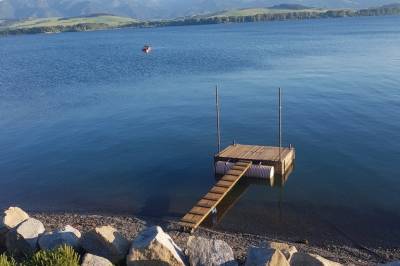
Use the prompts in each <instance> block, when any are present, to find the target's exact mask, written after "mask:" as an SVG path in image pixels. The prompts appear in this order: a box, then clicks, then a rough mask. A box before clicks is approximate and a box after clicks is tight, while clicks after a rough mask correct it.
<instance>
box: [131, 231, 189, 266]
mask: <svg viewBox="0 0 400 266" xmlns="http://www.w3.org/2000/svg"><path fill="white" fill-rule="evenodd" d="M126 264H127V266H137V265H146V266H150V265H171V266H182V265H185V263H184V256H183V253H182V250H181V249H180V248H179V247H178V246H177V245H176V244H175V243H174V241H173V240H172V239H171V237H170V236H169V235H168V234H166V233H164V231H163V230H162V229H161V227H159V226H153V227H149V228H147V229H145V230H143V231H142V232H140V234H139V235H138V236H137V237H136V238H135V239H134V240H133V241H132V245H131V248H130V250H129V254H128V256H127V258H126Z"/></svg>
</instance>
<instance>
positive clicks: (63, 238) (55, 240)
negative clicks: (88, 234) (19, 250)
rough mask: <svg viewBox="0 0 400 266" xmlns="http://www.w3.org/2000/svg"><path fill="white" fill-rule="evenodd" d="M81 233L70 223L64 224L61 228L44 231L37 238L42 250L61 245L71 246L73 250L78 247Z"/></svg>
mask: <svg viewBox="0 0 400 266" xmlns="http://www.w3.org/2000/svg"><path fill="white" fill-rule="evenodd" d="M80 238H81V233H80V232H79V231H78V230H77V229H75V228H73V227H72V226H70V225H67V226H65V227H64V228H63V229H62V230H56V231H54V232H49V233H45V234H43V235H41V236H40V238H39V247H40V248H41V249H43V250H52V249H55V248H58V247H60V246H62V245H67V246H71V247H73V248H74V249H75V250H79V249H80Z"/></svg>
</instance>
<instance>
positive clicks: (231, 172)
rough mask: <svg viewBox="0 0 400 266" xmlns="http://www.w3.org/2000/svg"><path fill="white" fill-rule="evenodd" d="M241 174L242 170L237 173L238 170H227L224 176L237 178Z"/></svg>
mask: <svg viewBox="0 0 400 266" xmlns="http://www.w3.org/2000/svg"><path fill="white" fill-rule="evenodd" d="M242 172H243V170H242V171H239V170H229V171H228V172H227V173H226V174H227V175H236V176H239V175H241V174H242Z"/></svg>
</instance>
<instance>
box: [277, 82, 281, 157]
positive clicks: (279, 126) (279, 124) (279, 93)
mask: <svg viewBox="0 0 400 266" xmlns="http://www.w3.org/2000/svg"><path fill="white" fill-rule="evenodd" d="M278 98H279V106H278V116H279V117H278V131H279V132H278V134H279V136H278V139H279V140H278V141H279V161H281V160H282V151H281V150H282V95H281V88H279V89H278Z"/></svg>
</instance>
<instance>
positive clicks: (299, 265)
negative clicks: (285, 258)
mask: <svg viewBox="0 0 400 266" xmlns="http://www.w3.org/2000/svg"><path fill="white" fill-rule="evenodd" d="M290 265H292V266H340V265H342V264H340V263H337V262H334V261H330V260H327V259H325V258H323V257H321V256H319V255H315V254H309V253H302V252H297V253H295V254H293V256H292V259H291V260H290Z"/></svg>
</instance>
